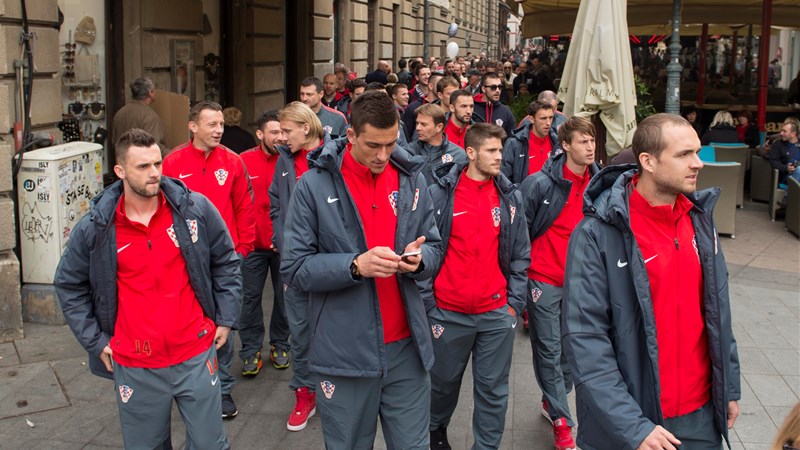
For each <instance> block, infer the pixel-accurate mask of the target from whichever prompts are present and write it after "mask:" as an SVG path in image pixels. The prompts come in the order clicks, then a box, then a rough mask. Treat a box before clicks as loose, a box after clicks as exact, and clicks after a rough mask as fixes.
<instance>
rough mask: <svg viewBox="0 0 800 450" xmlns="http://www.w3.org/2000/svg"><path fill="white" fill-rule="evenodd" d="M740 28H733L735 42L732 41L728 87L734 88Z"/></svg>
mask: <svg viewBox="0 0 800 450" xmlns="http://www.w3.org/2000/svg"><path fill="white" fill-rule="evenodd" d="M739 28H741V27H737V28H734V29H733V42H731V64H730V78H729V79H728V87H730V88H733V87H734V86H735V85H736V84H735V80H736V44H737V41H738V40H739Z"/></svg>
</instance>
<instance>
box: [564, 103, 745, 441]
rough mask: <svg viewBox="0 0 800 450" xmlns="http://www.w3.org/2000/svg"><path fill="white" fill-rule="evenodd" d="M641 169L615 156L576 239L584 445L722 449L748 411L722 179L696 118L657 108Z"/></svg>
mask: <svg viewBox="0 0 800 450" xmlns="http://www.w3.org/2000/svg"><path fill="white" fill-rule="evenodd" d="M633 149H634V152H635V153H636V155H637V157H638V162H639V170H638V171H637V170H634V169H632V167H631V166H612V167H609V168H607V169H605V170H603V171H601V172H600V173H599V174H597V175H596V176H595V177H594V178H593V179H592V181H591V182H590V183H589V187H588V188H587V189H586V193H585V194H584V213H585V214H586V217H585V218H584V219H583V220H582V221H581V223H580V224H578V226H577V228H576V229H575V231H574V232H573V233H572V237H571V238H570V242H569V249H568V253H567V266H566V272H565V278H564V279H565V280H566V284H565V287H564V301H563V302H562V308H563V310H562V315H563V319H562V323H563V325H564V327H565V329H564V331H563V339H564V342H563V345H564V349H565V351H566V353H567V360H568V361H569V364H570V368H571V369H572V377H573V380H574V382H575V389H576V394H577V396H576V398H577V405H576V406H577V411H578V423H580V426H579V427H578V440H577V441H578V442H577V443H578V446H579V447H580V448H583V449H606V448H615V449H616V448H624V449H635V448H643V449H661V448H665V449H675V448H676V445H680V446H681V447H680V448H689V449H695V448H702V449H706V448H708V449H711V448H714V449H719V448H720V447H721V445H722V444H721V441H722V439H721V436H724V437H725V439H726V440H727V438H728V429H729V428H731V427H732V426H733V424H734V422H735V421H736V417H737V415H738V414H739V406H738V400H739V398H740V395H741V394H740V391H741V389H740V380H739V357H738V353H737V350H736V340H735V339H734V337H733V331H732V329H731V311H730V302H729V299H728V271H727V268H726V265H725V258H724V256H723V255H722V249H721V248H720V246H719V242H718V237H717V232H716V229H715V227H714V221H713V208H714V205H715V204H716V202H717V199H718V198H719V189H717V188H713V189H708V190H704V191H701V192H695V189H696V180H697V174H698V172H699V170H700V169H701V168H702V167H703V163H702V162H701V161H700V158H699V157H698V156H697V153H699V151H700V142H699V139H698V138H697V134H696V133H695V132H694V129H692V127H691V125H690V124H689V122H687V121H686V120H685V119H683V118H682V117H679V116H676V115H670V114H655V115H653V116H650V117H648V118H647V119H645V120H643V121H642V122H641V123H639V125H638V128H637V130H636V133H635V134H634V137H633Z"/></svg>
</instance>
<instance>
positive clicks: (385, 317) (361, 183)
mask: <svg viewBox="0 0 800 450" xmlns="http://www.w3.org/2000/svg"><path fill="white" fill-rule="evenodd" d="M351 149H352V144H347V149H346V150H345V152H344V159H343V160H342V175H343V176H344V182H345V184H346V185H347V189H348V190H349V191H350V195H351V196H352V197H353V201H354V202H355V204H356V208H358V215H359V216H360V217H361V223H362V224H363V225H364V234H365V237H366V239H367V248H373V247H378V246H382V247H389V248H392V249H393V248H394V241H395V236H396V234H397V210H396V205H397V202H398V199H397V196H398V191H399V189H400V174H399V173H398V172H397V169H395V168H394V166H392V165H391V164H388V165H387V166H386V169H384V171H383V172H381V173H380V174H378V175H373V174H372V172H370V170H369V168H368V167H366V166H364V165H363V164H361V163H359V162H358V161H356V160H355V158H353V156H352V155H351V154H350V151H351ZM373 280H374V281H375V287H376V289H377V291H378V302H379V303H380V309H381V322H383V342H384V343H386V344H388V343H391V342H395V341H399V340H400V339H405V338H407V337H409V336H411V329H410V328H409V327H408V318H407V317H406V307H405V305H404V304H403V297H402V295H401V294H400V285H399V284H398V282H397V276H392V277H387V278H373Z"/></svg>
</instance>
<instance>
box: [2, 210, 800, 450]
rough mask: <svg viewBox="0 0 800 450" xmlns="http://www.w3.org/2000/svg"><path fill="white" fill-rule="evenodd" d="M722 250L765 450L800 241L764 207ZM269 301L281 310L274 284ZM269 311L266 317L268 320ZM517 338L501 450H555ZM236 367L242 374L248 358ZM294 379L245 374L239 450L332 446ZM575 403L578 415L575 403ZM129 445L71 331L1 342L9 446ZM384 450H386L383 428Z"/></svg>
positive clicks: (798, 305)
mask: <svg viewBox="0 0 800 450" xmlns="http://www.w3.org/2000/svg"><path fill="white" fill-rule="evenodd" d="M721 244H722V247H723V249H724V251H725V254H726V257H727V260H728V263H729V271H730V292H731V297H732V298H731V303H732V305H733V321H734V333H735V335H736V338H737V340H738V342H739V356H740V359H741V365H742V377H743V380H742V389H743V392H742V401H741V405H740V406H741V416H740V417H739V420H738V421H737V422H736V427H735V428H734V432H733V433H731V438H732V444H733V448H734V449H746V450H762V449H767V448H768V447H769V443H770V441H771V440H772V438H773V436H774V435H775V432H776V430H777V427H778V426H779V425H780V424H781V422H782V420H783V418H784V417H785V415H786V414H787V413H788V412H789V410H790V409H791V408H792V406H793V405H794V404H795V403H796V402H797V401H798V398H800V282H799V280H800V241H798V239H797V238H796V237H795V236H793V235H790V234H789V233H788V232H786V231H785V230H784V228H783V223H782V222H776V223H771V222H770V221H769V218H768V215H767V212H766V205H763V204H758V203H746V204H745V208H744V209H740V210H738V212H737V224H736V238H735V239H729V238H722V239H721ZM265 304H267V305H268V304H271V291H270V288H269V287H267V291H266V292H265ZM269 313H270V311H269V308H265V311H264V314H265V316H266V317H267V318H268V317H269ZM520 328H521V327H520ZM517 334H518V336H517V339H516V341H515V342H514V360H513V368H512V369H513V370H512V371H511V399H510V401H509V408H508V413H507V416H506V432H505V435H504V438H503V443H502V448H504V449H511V448H514V449H517V448H519V449H552V448H553V445H552V435H551V431H550V427H549V424H548V423H547V422H546V421H545V420H544V418H543V417H542V416H541V415H540V414H539V412H538V403H539V399H540V398H541V392H540V390H539V388H538V386H537V385H536V380H535V379H534V375H533V368H532V365H531V350H530V343H529V340H528V337H527V335H526V334H525V332H524V331H523V330H521V329H519V330H518V332H517ZM237 348H238V344H237ZM233 370H234V373H237V374H238V373H241V362H240V361H238V360H236V361H235V362H234V367H233ZM290 375H291V373H290V371H288V370H284V371H279V370H275V369H273V368H272V366H271V365H265V369H264V370H263V371H262V373H261V374H260V375H258V377H256V378H254V379H243V378H242V377H241V376H237V384H236V386H235V387H234V391H233V395H234V399H235V400H236V403H237V405H238V407H239V416H238V417H236V418H235V419H234V420H231V421H227V422H226V423H225V429H226V431H227V433H228V437H229V440H230V443H231V446H232V447H233V448H246V449H272V448H275V449H322V448H324V446H323V442H322V433H321V429H320V421H319V417H313V418H312V419H311V420H310V422H309V426H308V427H307V428H306V429H305V430H304V431H302V432H298V433H292V432H289V431H287V430H286V425H285V424H286V419H287V418H288V415H289V412H290V410H291V408H292V406H293V401H294V396H293V394H292V393H291V392H290V391H289V389H288V388H287V383H288V380H289V378H290ZM471 389H472V381H471V375H470V372H469V370H468V371H467V374H466V375H465V378H464V383H463V386H462V397H461V402H460V404H459V407H458V409H457V411H456V413H455V416H454V418H453V422H452V423H451V426H450V428H449V436H450V441H451V444H452V445H453V448H454V449H466V448H469V446H470V445H471V444H472V436H471V434H472V433H471V426H470V421H471V413H472V399H471ZM570 401H571V403H572V408H573V411H574V397H571V398H570ZM173 413H174V414H173V443H174V445H175V446H176V448H182V446H183V441H184V437H183V433H184V429H183V424H182V422H181V420H180V416H179V415H178V413H177V410H174V411H173ZM28 421H30V423H28ZM31 424H32V426H31ZM379 428H380V427H379ZM121 447H122V438H121V434H120V426H119V419H118V417H117V406H116V400H115V398H114V387H113V384H112V383H111V382H110V381H107V380H103V379H100V378H98V377H95V376H92V375H91V374H89V372H88V368H87V365H86V354H85V353H84V351H83V350H82V349H81V348H80V347H79V345H78V344H77V342H76V341H75V339H74V337H73V336H72V334H71V333H70V331H69V330H68V329H67V328H66V327H65V326H44V325H35V324H26V326H25V339H21V340H18V341H15V342H11V343H6V344H0V448H3V449H6V448H8V449H48V448H54V449H100V448H121ZM375 448H378V449H383V448H385V445H384V443H383V439H382V437H381V436H380V429H379V431H378V437H377V439H376V445H375Z"/></svg>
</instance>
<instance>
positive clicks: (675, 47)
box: [664, 0, 682, 115]
mask: <svg viewBox="0 0 800 450" xmlns="http://www.w3.org/2000/svg"><path fill="white" fill-rule="evenodd" d="M680 52H681V0H673V1H672V40H671V41H670V43H669V64H667V101H666V104H665V106H664V110H665V112H666V113H667V114H678V115H680V113H681V69H682V68H681V63H680V62H679V59H678V57H679V54H680Z"/></svg>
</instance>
